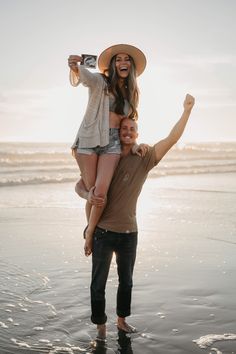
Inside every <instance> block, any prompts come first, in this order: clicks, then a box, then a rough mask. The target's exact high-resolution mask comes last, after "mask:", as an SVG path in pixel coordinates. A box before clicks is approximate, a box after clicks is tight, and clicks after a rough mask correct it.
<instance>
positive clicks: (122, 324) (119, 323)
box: [117, 317, 137, 333]
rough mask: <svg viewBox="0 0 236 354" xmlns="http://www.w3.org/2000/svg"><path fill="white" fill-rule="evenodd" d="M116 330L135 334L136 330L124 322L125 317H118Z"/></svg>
mask: <svg viewBox="0 0 236 354" xmlns="http://www.w3.org/2000/svg"><path fill="white" fill-rule="evenodd" d="M117 328H118V329H119V330H120V331H123V332H125V333H136V332H137V330H136V328H135V327H133V326H131V325H129V324H128V323H127V322H126V321H125V317H118V318H117Z"/></svg>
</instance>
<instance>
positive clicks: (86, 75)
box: [68, 55, 103, 87]
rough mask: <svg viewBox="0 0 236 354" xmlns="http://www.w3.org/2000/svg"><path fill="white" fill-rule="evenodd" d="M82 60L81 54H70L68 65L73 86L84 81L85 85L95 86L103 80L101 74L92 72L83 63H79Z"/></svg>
mask: <svg viewBox="0 0 236 354" xmlns="http://www.w3.org/2000/svg"><path fill="white" fill-rule="evenodd" d="M81 60H82V57H81V56H80V55H70V56H69V58H68V65H69V68H70V83H71V85H72V86H78V85H79V84H80V83H82V84H83V85H85V86H88V87H91V86H95V85H96V84H97V82H98V80H99V79H100V80H103V79H102V76H101V75H100V74H94V73H91V72H90V71H89V70H88V69H86V68H85V67H84V66H83V65H78V63H80V62H81Z"/></svg>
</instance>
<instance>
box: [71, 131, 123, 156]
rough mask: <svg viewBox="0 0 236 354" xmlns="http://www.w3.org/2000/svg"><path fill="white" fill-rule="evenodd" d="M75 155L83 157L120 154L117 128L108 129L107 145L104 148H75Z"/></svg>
mask: <svg viewBox="0 0 236 354" xmlns="http://www.w3.org/2000/svg"><path fill="white" fill-rule="evenodd" d="M77 153H79V154H85V155H92V154H96V155H103V154H118V155H119V154H120V153H121V145H120V137H119V129H118V128H110V129H109V144H108V145H106V146H96V147H93V148H80V147H78V148H77Z"/></svg>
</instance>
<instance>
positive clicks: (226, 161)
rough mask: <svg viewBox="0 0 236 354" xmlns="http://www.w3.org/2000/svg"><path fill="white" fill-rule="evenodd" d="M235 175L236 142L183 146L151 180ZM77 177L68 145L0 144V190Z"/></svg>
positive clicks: (69, 180)
mask: <svg viewBox="0 0 236 354" xmlns="http://www.w3.org/2000/svg"><path fill="white" fill-rule="evenodd" d="M235 171H236V142H235V143H208V144H206V143H204V144H185V145H184V144H181V145H179V146H177V147H174V148H172V150H171V151H170V152H169V153H168V154H167V156H166V157H165V158H164V160H163V162H161V163H160V165H159V166H158V167H157V168H155V169H153V170H152V171H151V173H150V177H158V176H168V175H181V174H200V173H223V172H235ZM78 176H79V170H78V167H77V164H76V162H75V160H74V158H73V157H72V155H71V150H70V146H69V145H68V144H56V143H54V144H52V143H51V144H49V143H48V144H46V143H33V144H32V143H0V187H1V186H13V185H27V184H41V183H63V182H73V181H75V180H76V179H77V178H78Z"/></svg>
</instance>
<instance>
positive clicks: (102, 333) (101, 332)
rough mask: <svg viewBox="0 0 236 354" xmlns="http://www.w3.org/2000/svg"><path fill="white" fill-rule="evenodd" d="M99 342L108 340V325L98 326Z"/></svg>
mask: <svg viewBox="0 0 236 354" xmlns="http://www.w3.org/2000/svg"><path fill="white" fill-rule="evenodd" d="M96 339H97V340H100V341H105V340H106V325H105V324H101V325H97V338H96Z"/></svg>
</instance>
